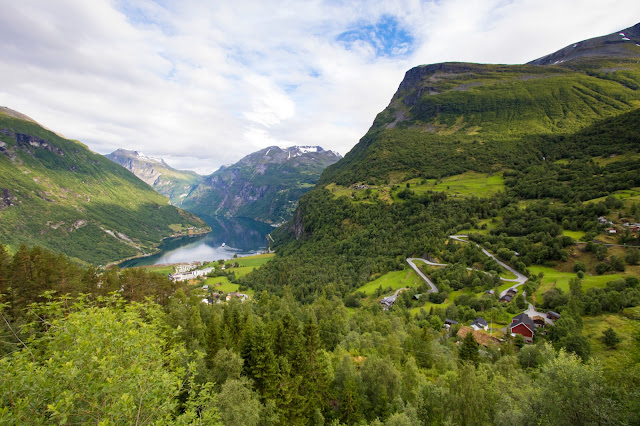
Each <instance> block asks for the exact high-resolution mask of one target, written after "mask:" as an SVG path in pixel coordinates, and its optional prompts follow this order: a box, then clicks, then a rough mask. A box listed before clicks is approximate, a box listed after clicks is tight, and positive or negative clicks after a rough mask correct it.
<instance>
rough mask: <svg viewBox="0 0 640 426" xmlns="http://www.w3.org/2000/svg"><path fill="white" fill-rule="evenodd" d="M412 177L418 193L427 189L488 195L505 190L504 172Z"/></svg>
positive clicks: (456, 194)
mask: <svg viewBox="0 0 640 426" xmlns="http://www.w3.org/2000/svg"><path fill="white" fill-rule="evenodd" d="M422 182H423V181H421V180H418V179H412V180H410V181H409V183H410V184H411V183H413V184H415V185H416V186H414V185H411V189H412V190H413V191H415V192H416V193H418V194H419V193H423V192H427V191H436V192H446V193H447V194H449V195H452V196H457V197H470V196H476V197H488V196H490V195H494V194H496V193H498V192H499V191H504V189H505V186H504V178H503V177H502V173H495V174H486V173H477V172H467V173H462V174H459V175H455V176H449V177H445V178H443V179H440V180H438V181H436V180H435V179H428V180H426V181H424V183H422Z"/></svg>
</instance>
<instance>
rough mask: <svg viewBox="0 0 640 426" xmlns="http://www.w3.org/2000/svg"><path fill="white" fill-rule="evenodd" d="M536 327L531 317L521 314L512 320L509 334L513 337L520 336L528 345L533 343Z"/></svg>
mask: <svg viewBox="0 0 640 426" xmlns="http://www.w3.org/2000/svg"><path fill="white" fill-rule="evenodd" d="M535 328H536V326H535V323H534V322H533V320H532V319H531V318H529V315H527V314H525V313H521V314H520V315H516V316H515V317H513V319H512V320H511V325H509V332H510V333H511V335H512V336H515V335H516V334H520V335H521V336H522V337H524V341H525V342H527V343H532V342H533V334H534V330H535Z"/></svg>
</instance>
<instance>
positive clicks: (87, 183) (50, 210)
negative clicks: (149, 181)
mask: <svg viewBox="0 0 640 426" xmlns="http://www.w3.org/2000/svg"><path fill="white" fill-rule="evenodd" d="M0 131H1V132H0V142H1V143H2V148H0V182H2V184H0V191H1V192H2V199H0V240H1V242H2V243H3V244H5V245H7V246H8V247H9V250H10V251H12V252H15V251H16V250H17V249H18V247H19V246H20V244H23V243H24V244H28V245H36V244H38V245H41V246H43V247H46V248H48V249H51V250H54V251H56V252H59V253H65V254H67V255H68V256H71V257H73V258H75V259H77V260H78V261H82V262H87V263H92V264H96V265H97V264H107V263H109V262H112V261H116V260H120V259H123V258H127V257H132V256H137V255H141V254H143V253H149V252H153V251H154V250H155V248H156V247H157V246H158V245H159V244H160V242H161V240H162V238H164V237H168V236H170V235H172V234H174V231H173V230H172V229H171V225H174V229H175V226H179V227H182V228H187V227H194V226H195V227H199V228H200V229H201V230H204V229H206V225H205V224H204V222H202V221H201V220H200V219H198V218H197V217H195V216H194V215H192V214H190V213H187V212H184V211H181V210H179V209H176V208H175V207H172V206H170V205H168V204H167V200H166V198H164V197H162V196H161V195H159V194H157V193H156V192H154V191H153V190H151V189H150V188H149V187H148V186H147V185H146V184H144V183H143V182H142V181H140V180H139V179H137V178H136V177H135V176H133V175H132V174H131V173H129V172H128V171H126V170H124V169H123V168H122V167H120V166H118V165H116V164H114V163H112V162H111V161H109V160H107V159H106V158H104V157H103V156H101V155H98V154H94V153H93V152H91V151H89V150H88V149H87V148H86V147H85V146H84V145H82V144H80V143H79V142H75V141H70V140H67V139H63V138H61V137H60V136H58V135H56V134H55V133H53V132H51V131H49V130H45V129H43V128H42V127H40V126H39V125H37V124H36V123H33V122H29V121H24V120H19V119H15V118H12V117H9V116H7V115H3V114H0Z"/></svg>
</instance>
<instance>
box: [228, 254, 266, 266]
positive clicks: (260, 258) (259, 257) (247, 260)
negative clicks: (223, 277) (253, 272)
mask: <svg viewBox="0 0 640 426" xmlns="http://www.w3.org/2000/svg"><path fill="white" fill-rule="evenodd" d="M274 257H275V253H265V254H256V255H254V256H247V257H239V258H237V259H235V261H236V262H238V265H240V266H244V267H254V268H255V267H258V266H262V265H264V264H265V263H267V262H268V261H270V260H271V259H273V258H274Z"/></svg>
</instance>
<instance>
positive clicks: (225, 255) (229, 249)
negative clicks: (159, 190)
mask: <svg viewBox="0 0 640 426" xmlns="http://www.w3.org/2000/svg"><path fill="white" fill-rule="evenodd" d="M201 217H202V219H203V220H204V221H205V222H207V225H209V226H210V227H211V232H210V233H208V234H206V235H203V236H195V237H180V238H173V239H170V240H165V242H164V243H163V245H162V246H161V247H160V248H161V249H162V251H161V252H160V253H157V254H155V255H153V256H149V257H144V258H139V259H132V260H128V261H125V262H122V263H121V264H120V267H121V268H128V267H132V266H148V265H159V264H163V263H180V262H193V261H205V260H206V261H211V260H218V259H229V258H232V257H233V256H234V255H238V256H249V255H252V254H257V253H260V252H262V251H264V250H266V247H267V240H266V236H267V234H269V233H270V232H271V231H273V228H272V227H271V226H269V225H267V224H265V223H262V222H257V221H255V220H251V219H245V218H232V219H229V218H223V217H206V216H201Z"/></svg>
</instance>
